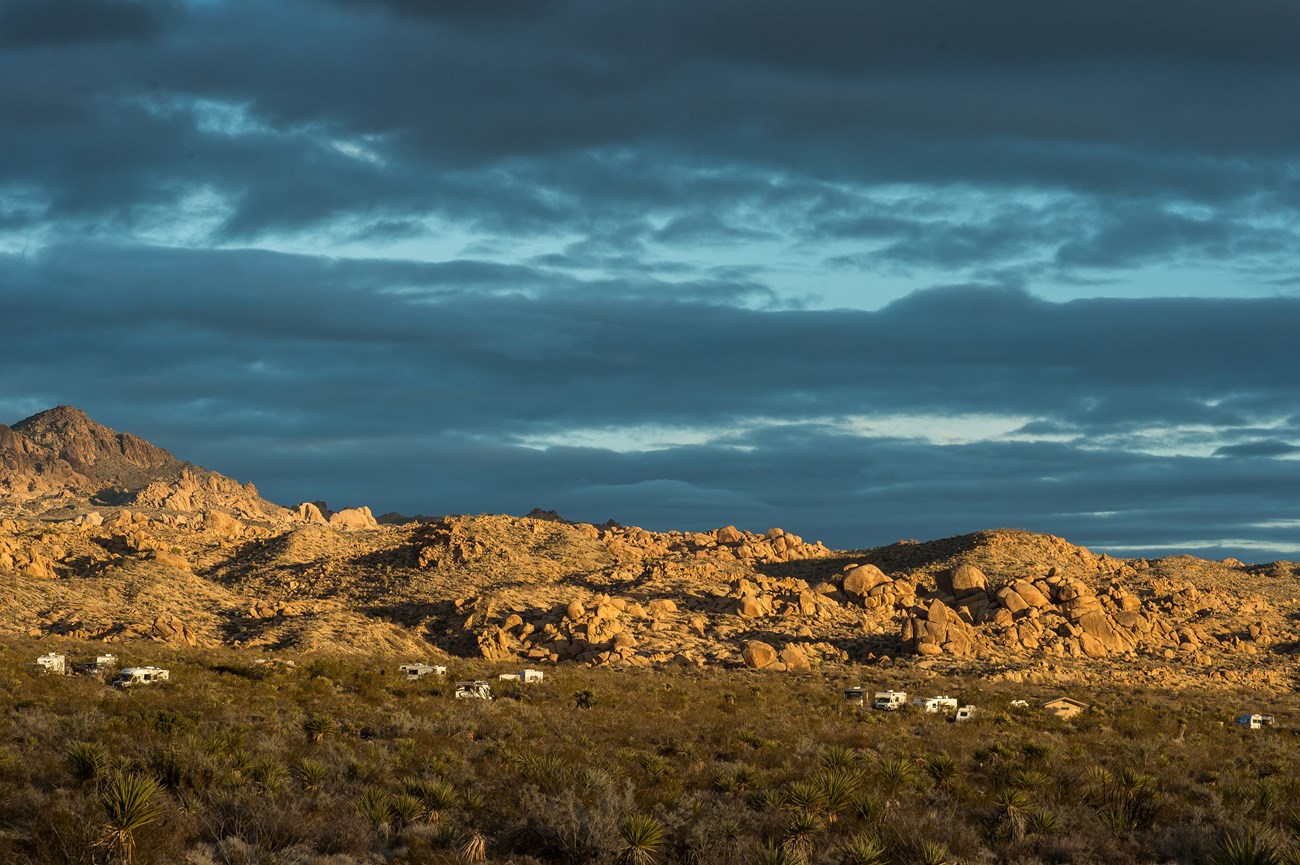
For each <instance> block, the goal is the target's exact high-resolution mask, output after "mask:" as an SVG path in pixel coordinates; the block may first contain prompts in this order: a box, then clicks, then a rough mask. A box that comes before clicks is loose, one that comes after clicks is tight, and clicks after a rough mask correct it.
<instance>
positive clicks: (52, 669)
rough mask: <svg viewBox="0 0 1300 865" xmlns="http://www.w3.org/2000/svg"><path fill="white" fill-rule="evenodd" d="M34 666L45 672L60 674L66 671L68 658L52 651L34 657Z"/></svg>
mask: <svg viewBox="0 0 1300 865" xmlns="http://www.w3.org/2000/svg"><path fill="white" fill-rule="evenodd" d="M36 666H37V667H39V668H40V669H41V670H42V671H43V672H46V673H58V674H60V675H62V674H63V673H66V672H68V659H67V658H65V657H63V656H62V655H56V654H54V653H53V652H50V653H49V654H45V655H41V656H40V657H39V658H37V659H36Z"/></svg>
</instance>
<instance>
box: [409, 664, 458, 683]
mask: <svg viewBox="0 0 1300 865" xmlns="http://www.w3.org/2000/svg"><path fill="white" fill-rule="evenodd" d="M397 669H398V670H399V671H401V672H402V673H403V674H404V675H405V676H406V678H408V679H418V678H420V677H421V676H445V675H447V668H446V667H444V666H443V665H442V664H403V665H402V666H400V667H398V668H397Z"/></svg>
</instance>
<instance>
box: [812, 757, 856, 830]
mask: <svg viewBox="0 0 1300 865" xmlns="http://www.w3.org/2000/svg"><path fill="white" fill-rule="evenodd" d="M812 783H813V786H814V787H816V789H817V792H818V794H820V796H821V800H822V802H823V804H824V806H825V813H826V821H827V822H828V823H834V822H835V819H836V818H837V817H838V816H839V815H840V814H842V813H844V812H845V811H847V810H848V809H849V808H851V807H852V806H853V802H854V799H855V797H856V796H857V793H858V790H859V788H861V787H862V775H861V774H859V773H858V772H855V771H852V770H840V771H828V772H822V773H821V774H819V775H818V776H817V777H815V778H813V781H812Z"/></svg>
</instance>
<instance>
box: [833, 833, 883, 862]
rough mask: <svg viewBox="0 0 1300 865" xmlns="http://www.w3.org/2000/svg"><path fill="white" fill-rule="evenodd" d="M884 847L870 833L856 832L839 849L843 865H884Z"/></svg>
mask: <svg viewBox="0 0 1300 865" xmlns="http://www.w3.org/2000/svg"><path fill="white" fill-rule="evenodd" d="M886 861H887V857H886V854H885V845H884V844H882V843H881V842H880V839H879V838H877V837H876V836H875V835H872V834H871V833H870V832H858V833H856V834H854V835H852V836H850V837H849V839H848V840H847V841H845V842H844V844H843V845H842V846H841V847H840V862H842V863H843V865H885V862H886Z"/></svg>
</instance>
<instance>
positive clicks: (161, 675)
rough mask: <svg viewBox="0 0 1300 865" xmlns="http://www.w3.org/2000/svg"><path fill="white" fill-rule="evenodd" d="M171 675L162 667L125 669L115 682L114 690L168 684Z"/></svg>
mask: <svg viewBox="0 0 1300 865" xmlns="http://www.w3.org/2000/svg"><path fill="white" fill-rule="evenodd" d="M170 676H171V673H170V672H169V671H168V670H164V669H163V668H162V667H123V668H122V671H121V672H119V673H118V674H117V678H116V679H114V680H113V687H114V688H133V687H135V686H136V685H152V684H156V683H158V682H166V681H167V680H168V678H170Z"/></svg>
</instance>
